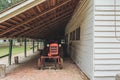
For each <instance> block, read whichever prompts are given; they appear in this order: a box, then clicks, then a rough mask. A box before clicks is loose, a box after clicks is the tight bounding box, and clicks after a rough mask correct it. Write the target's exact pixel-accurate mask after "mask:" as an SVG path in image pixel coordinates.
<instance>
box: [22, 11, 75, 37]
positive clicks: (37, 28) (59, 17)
mask: <svg viewBox="0 0 120 80" xmlns="http://www.w3.org/2000/svg"><path fill="white" fill-rule="evenodd" d="M72 11H73V10H70V11H66V12H65V13H64V14H63V15H61V16H58V17H56V18H54V19H52V20H49V21H46V24H43V25H41V27H39V26H38V27H37V26H36V27H35V28H33V29H31V30H29V31H27V32H25V33H23V34H21V35H20V36H22V35H25V34H28V33H30V34H31V32H32V33H33V32H36V30H39V29H40V28H43V27H44V26H46V25H47V24H50V23H52V22H55V21H56V20H58V19H61V17H65V16H66V15H69V14H70V13H71V12H72Z"/></svg>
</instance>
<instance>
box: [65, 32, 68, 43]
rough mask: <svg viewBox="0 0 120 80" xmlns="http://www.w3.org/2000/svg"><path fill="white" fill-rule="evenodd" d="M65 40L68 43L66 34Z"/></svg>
mask: <svg viewBox="0 0 120 80" xmlns="http://www.w3.org/2000/svg"><path fill="white" fill-rule="evenodd" d="M65 42H66V43H68V34H66V36H65Z"/></svg>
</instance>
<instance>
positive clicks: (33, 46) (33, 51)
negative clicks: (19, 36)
mask: <svg viewBox="0 0 120 80" xmlns="http://www.w3.org/2000/svg"><path fill="white" fill-rule="evenodd" d="M34 43H35V41H34V40H33V53H34V51H35V49H34V47H35V44H34Z"/></svg>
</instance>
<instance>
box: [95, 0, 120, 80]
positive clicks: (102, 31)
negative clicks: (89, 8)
mask: <svg viewBox="0 0 120 80" xmlns="http://www.w3.org/2000/svg"><path fill="white" fill-rule="evenodd" d="M114 1H115V0H95V23H94V25H95V28H94V52H95V54H94V77H95V80H115V75H116V74H117V73H120V41H118V40H117V39H116V37H115V27H114V24H115V23H114ZM116 1H117V8H116V9H117V12H116V14H117V15H116V16H117V17H116V21H117V22H116V24H117V36H118V37H119V38H120V0H116ZM118 5H119V6H118Z"/></svg>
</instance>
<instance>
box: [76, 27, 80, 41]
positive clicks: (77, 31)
mask: <svg viewBox="0 0 120 80" xmlns="http://www.w3.org/2000/svg"><path fill="white" fill-rule="evenodd" d="M76 40H80V27H79V28H77V29H76Z"/></svg>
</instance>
